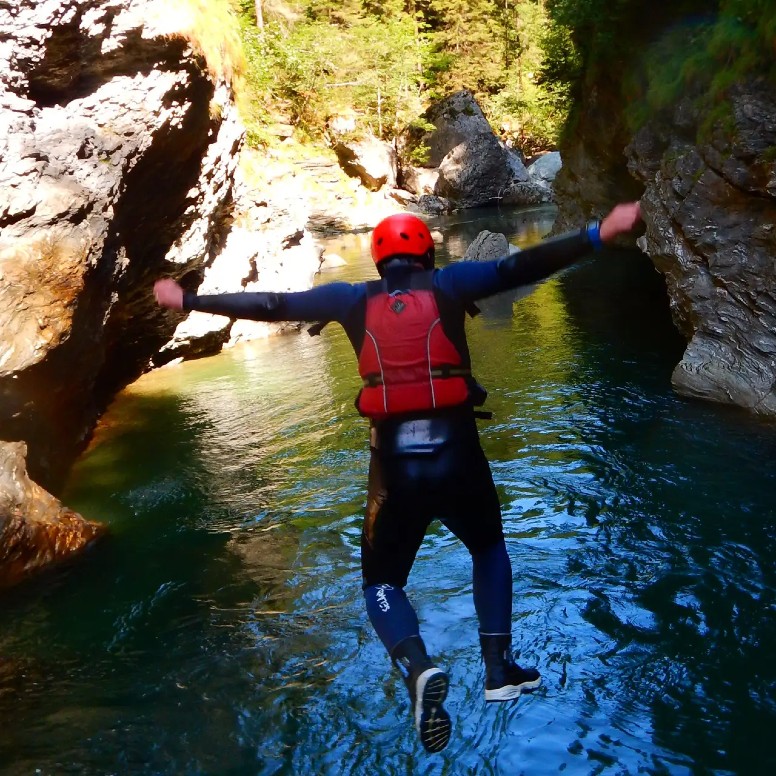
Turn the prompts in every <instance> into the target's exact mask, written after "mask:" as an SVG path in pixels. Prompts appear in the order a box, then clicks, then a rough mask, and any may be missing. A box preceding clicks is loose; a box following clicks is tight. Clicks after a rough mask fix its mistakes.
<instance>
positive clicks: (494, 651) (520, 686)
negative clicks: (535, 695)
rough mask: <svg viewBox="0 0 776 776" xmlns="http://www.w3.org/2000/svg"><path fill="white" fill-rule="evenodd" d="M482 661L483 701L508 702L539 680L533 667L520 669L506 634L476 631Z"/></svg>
mask: <svg viewBox="0 0 776 776" xmlns="http://www.w3.org/2000/svg"><path fill="white" fill-rule="evenodd" d="M480 647H482V658H483V660H484V661H485V700H486V701H512V700H516V699H517V698H519V697H520V693H521V692H524V691H526V690H533V689H534V688H536V687H538V686H539V685H540V684H541V683H542V678H541V676H540V675H539V672H538V671H537V670H536V669H535V668H520V666H519V665H517V663H515V661H514V659H513V658H512V636H510V635H509V634H506V633H493V634H491V633H487V634H486V633H480Z"/></svg>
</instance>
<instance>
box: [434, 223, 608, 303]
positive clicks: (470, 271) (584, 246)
mask: <svg viewBox="0 0 776 776" xmlns="http://www.w3.org/2000/svg"><path fill="white" fill-rule="evenodd" d="M600 245H601V241H600V237H599V236H598V230H597V227H596V228H585V229H580V230H579V231H577V232H568V233H566V234H562V235H559V236H558V237H552V238H550V239H548V240H543V241H542V242H540V243H537V244H536V245H532V246H531V247H530V248H526V249H525V250H522V251H520V252H518V253H514V254H512V255H511V256H506V257H504V258H502V259H495V260H493V261H461V262H457V263H455V264H450V265H449V266H447V267H445V268H444V269H441V270H439V272H437V273H436V274H437V276H438V277H437V279H436V281H435V282H437V283H438V284H439V286H440V288H441V289H442V290H443V291H445V292H446V293H448V294H450V295H451V296H452V297H454V298H457V299H461V300H463V301H471V302H473V301H476V300H477V299H484V298H485V297H487V296H491V295H492V294H497V293H498V292H499V291H506V290H508V289H510V288H517V287H518V286H524V285H530V284H531V283H536V282H538V281H539V280H544V278H547V277H549V276H550V275H552V274H553V273H555V272H557V271H558V270H560V269H563V268H564V267H568V266H569V265H570V264H573V263H574V262H575V261H577V260H578V259H580V258H582V257H583V256H586V255H587V254H589V253H591V252H592V251H593V250H596V249H597V248H599V247H600Z"/></svg>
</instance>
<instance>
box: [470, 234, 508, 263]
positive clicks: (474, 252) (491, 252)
mask: <svg viewBox="0 0 776 776" xmlns="http://www.w3.org/2000/svg"><path fill="white" fill-rule="evenodd" d="M508 253H509V242H508V241H507V238H506V236H505V235H503V234H501V233H500V232H489V231H488V230H487V229H485V230H483V231H482V232H480V233H479V234H478V235H477V236H476V237H475V238H474V240H473V241H472V242H471V243H470V245H469V247H468V248H467V249H466V253H465V254H464V257H463V258H464V260H466V261H489V260H490V259H500V258H501V257H502V256H506V255H507V254H508Z"/></svg>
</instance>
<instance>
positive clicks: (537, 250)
mask: <svg viewBox="0 0 776 776" xmlns="http://www.w3.org/2000/svg"><path fill="white" fill-rule="evenodd" d="M640 220H641V210H640V207H639V203H638V202H624V203H621V204H619V205H615V207H614V208H613V209H612V211H611V212H610V213H609V214H608V215H607V216H606V218H604V220H603V221H601V223H600V224H599V225H596V224H593V225H591V226H589V227H586V228H585V229H581V230H580V231H579V232H572V233H571V234H566V235H560V236H559V237H553V238H551V239H549V240H544V241H543V242H541V243H539V244H538V245H535V246H532V247H530V248H527V249H526V250H524V251H521V252H520V253H515V254H513V255H512V256H508V257H507V258H505V259H501V261H500V262H499V274H500V275H501V277H502V278H503V280H504V281H505V282H506V283H508V287H510V288H514V287H516V286H521V285H526V284H529V283H536V282H537V281H539V280H544V278H547V277H549V276H550V275H552V274H554V273H555V272H557V271H558V270H560V269H563V268H564V267H567V266H569V265H570V264H573V263H574V262H575V261H577V259H579V258H581V257H582V256H584V255H585V254H587V253H589V252H590V251H591V249H598V248H600V247H601V246H602V245H605V244H607V243H611V242H613V241H614V240H615V239H616V238H617V237H619V236H620V235H622V234H627V233H628V232H630V231H631V230H632V229H633V228H634V227H635V226H636V224H638V222H639V221H640Z"/></svg>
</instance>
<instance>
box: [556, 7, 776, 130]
mask: <svg viewBox="0 0 776 776" xmlns="http://www.w3.org/2000/svg"><path fill="white" fill-rule="evenodd" d="M548 10H549V12H550V15H551V18H552V25H553V27H555V28H556V29H558V30H565V31H566V33H567V35H568V38H569V39H570V40H571V41H572V43H573V46H574V49H575V51H576V55H577V61H576V64H574V63H573V62H572V63H571V64H572V66H571V67H570V66H569V64H570V63H569V61H568V59H567V58H566V57H565V54H564V52H563V49H562V48H561V47H557V46H555V45H553V44H552V43H550V45H549V47H548V48H547V49H546V53H547V58H546V60H545V65H544V71H543V73H544V76H545V77H546V78H548V79H549V80H551V81H552V82H554V83H555V84H556V85H557V84H560V83H563V82H565V83H566V85H567V89H568V93H569V94H570V95H571V97H572V99H573V98H575V97H578V96H580V95H582V94H583V92H584V90H585V89H586V87H587V84H591V83H600V82H602V81H606V80H611V76H612V74H614V75H615V76H616V78H617V79H618V81H619V82H620V83H621V84H622V88H623V98H624V102H625V103H626V104H627V105H628V108H627V111H626V115H625V117H624V118H625V120H626V123H627V124H628V126H629V127H630V129H631V131H633V130H635V129H636V128H638V127H639V126H641V125H642V124H643V123H644V122H645V121H646V120H647V119H648V118H650V117H660V116H661V115H662V114H663V113H664V112H665V111H667V110H670V109H671V108H672V107H673V106H674V105H675V104H676V102H677V101H678V100H679V99H681V98H682V97H687V96H689V97H690V98H692V99H693V100H694V103H695V106H696V108H697V109H698V110H699V112H701V113H702V114H703V115H704V117H705V118H704V121H703V124H702V126H701V127H700V135H701V136H704V135H706V134H708V132H709V131H710V130H711V128H712V127H713V126H715V125H721V126H725V125H727V127H728V129H729V130H730V129H731V122H732V116H731V114H730V107H729V104H728V102H727V93H728V91H729V89H730V87H731V86H732V85H733V84H735V83H739V82H741V81H744V80H746V79H747V78H753V77H765V78H767V79H770V80H771V81H776V64H775V63H776V56H774V55H776V43H775V42H776V0H677V1H676V2H673V3H670V4H661V5H657V4H654V3H652V2H651V0H650V2H647V0H548Z"/></svg>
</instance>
